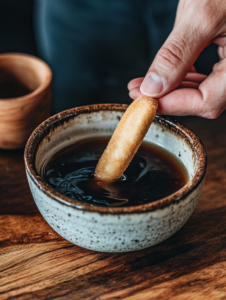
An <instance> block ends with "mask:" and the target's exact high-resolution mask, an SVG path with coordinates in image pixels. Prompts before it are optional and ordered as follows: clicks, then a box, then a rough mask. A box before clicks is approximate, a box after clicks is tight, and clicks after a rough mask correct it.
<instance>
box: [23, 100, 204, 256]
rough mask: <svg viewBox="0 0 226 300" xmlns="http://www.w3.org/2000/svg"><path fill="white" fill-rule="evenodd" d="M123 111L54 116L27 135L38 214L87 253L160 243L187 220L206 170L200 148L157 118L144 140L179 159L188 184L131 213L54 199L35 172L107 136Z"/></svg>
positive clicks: (104, 107) (94, 108)
mask: <svg viewBox="0 0 226 300" xmlns="http://www.w3.org/2000/svg"><path fill="white" fill-rule="evenodd" d="M126 108H127V106H126V105H121V104H100V105H91V106H84V107H78V108H74V109H70V110H67V111H64V112H62V113H59V114H57V115H55V116H53V117H51V118H49V119H48V120H46V121H45V122H44V123H42V124H41V125H40V126H39V127H38V128H37V129H36V130H35V131H34V132H33V133H32V135H31V137H30V139H29V141H28V143H27V146H26V149H25V165H26V172H27V178H28V182H29V185H30V189H31V192H32V195H33V197H34V200H35V202H36V204H37V206H38V208H39V210H40V212H41V214H42V215H43V217H44V218H45V220H46V221H47V222H48V223H49V225H50V226H51V227H52V228H53V229H54V230H55V231H56V232H58V233H59V234H60V235H61V236H63V237H64V238H65V239H67V240H68V241H70V242H72V243H74V244H76V245H79V246H81V247H84V248H87V249H92V250H96V251H103V252H126V251H134V250H139V249H144V248H147V247H150V246H153V245H155V244H158V243H160V242H162V241H164V240H165V239H167V238H168V237H170V236H171V235H173V234H174V233H175V232H176V231H178V230H179V229H180V228H181V227H182V226H183V225H184V224H185V223H186V221H187V220H188V219H189V217H190V216H191V214H192V212H193V211H194V209H195V206H196V204H197V201H198V198H199V196H200V193H201V190H202V186H203V182H204V176H205V170H206V154H205V149H204V147H203V145H202V143H201V142H200V140H199V138H198V137H197V136H196V135H195V134H194V133H193V132H192V131H191V130H190V129H188V128H187V127H186V126H184V125H182V124H180V123H178V122H174V121H172V120H169V119H166V118H162V117H159V116H156V118H155V120H154V122H153V124H152V126H151V127H150V129H149V131H148V133H147V135H146V137H145V140H146V141H151V142H154V143H156V144H158V145H161V146H162V147H164V148H166V149H167V150H169V151H170V152H172V153H173V154H175V155H176V156H178V158H179V159H180V160H181V161H182V162H183V164H184V165H185V167H186V168H187V170H188V173H189V178H190V180H189V182H188V183H187V184H186V185H185V186H184V187H183V188H182V189H180V190H179V191H178V192H176V193H174V194H172V195H170V196H169V197H166V198H164V199H161V200H159V201H156V202H153V203H149V204H144V205H139V206H131V207H109V208H108V207H99V206H91V205H88V204H83V203H81V202H79V201H75V200H72V199H70V198H68V197H66V196H63V195H61V194H59V193H58V192H56V191H55V190H53V189H52V188H51V187H50V186H49V185H48V184H46V183H45V182H44V181H43V180H42V178H41V177H40V169H41V166H42V164H43V162H44V161H45V160H46V159H47V158H48V157H51V156H52V155H53V154H54V153H56V152H57V151H59V150H60V149H61V148H63V147H65V146H67V145H69V144H72V143H74V142H75V141H77V140H79V139H82V138H85V137H89V136H92V137H93V136H101V135H105V136H106V135H109V136H110V135H112V133H113V131H114V129H115V127H116V126H117V123H118V122H119V120H120V118H121V117H122V115H123V113H124V111H125V109H126ZM163 188H164V187H163Z"/></svg>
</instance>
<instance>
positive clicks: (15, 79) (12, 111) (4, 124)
mask: <svg viewBox="0 0 226 300" xmlns="http://www.w3.org/2000/svg"><path fill="white" fill-rule="evenodd" d="M51 82H52V72H51V69H50V68H49V66H48V65H47V64H46V63H45V62H43V61H42V60H40V59H39V58H36V57H34V56H31V55H27V54H19V53H10V54H2V55H0V148H2V149H16V148H22V147H24V146H25V144H26V142H27V140H28V138H29V136H30V134H31V133H32V131H33V130H34V129H35V128H36V127H37V126H38V125H39V124H40V123H41V122H43V121H44V120H45V119H47V118H48V117H49V116H50V110H51V98H52V90H51ZM6 97H7V98H6Z"/></svg>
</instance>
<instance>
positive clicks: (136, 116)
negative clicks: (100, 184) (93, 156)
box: [94, 96, 158, 182]
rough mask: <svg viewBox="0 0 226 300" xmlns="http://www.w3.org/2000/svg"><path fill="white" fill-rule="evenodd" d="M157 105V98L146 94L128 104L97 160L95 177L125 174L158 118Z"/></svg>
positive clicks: (106, 180)
mask: <svg viewBox="0 0 226 300" xmlns="http://www.w3.org/2000/svg"><path fill="white" fill-rule="evenodd" d="M157 108H158V102H157V100H156V99H153V98H150V97H147V96H141V97H140V98H138V99H136V100H135V101H134V102H133V103H132V104H131V105H130V106H129V107H128V108H127V110H126V112H125V113H124V115H123V117H122V119H121V121H120V122H119V124H118V126H117V127H116V129H115V132H114V134H113V135H112V137H111V139H110V141H109V143H108V146H107V148H106V149H105V151H104V153H103V155H102V156H101V158H100V160H99V162H98V164H97V167H96V170H95V174H94V176H95V178H96V179H98V180H101V181H105V182H111V181H115V180H117V179H119V178H120V177H121V176H122V174H123V172H124V171H125V170H126V168H127V167H128V165H129V163H130V161H131V160H132V158H133V157H134V155H135V154H136V152H137V150H138V148H139V147H140V145H141V143H142V141H143V139H144V136H145V134H146V133H147V131H148V129H149V127H150V125H151V123H152V121H153V119H154V118H155V114H156V110H157Z"/></svg>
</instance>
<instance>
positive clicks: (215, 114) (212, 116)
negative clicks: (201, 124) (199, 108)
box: [201, 110, 220, 120]
mask: <svg viewBox="0 0 226 300" xmlns="http://www.w3.org/2000/svg"><path fill="white" fill-rule="evenodd" d="M219 115H220V112H219V111H213V110H210V111H206V112H205V113H203V114H201V117H203V118H206V119H210V120H215V119H217V118H218V117H219Z"/></svg>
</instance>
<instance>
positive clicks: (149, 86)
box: [140, 72, 164, 97]
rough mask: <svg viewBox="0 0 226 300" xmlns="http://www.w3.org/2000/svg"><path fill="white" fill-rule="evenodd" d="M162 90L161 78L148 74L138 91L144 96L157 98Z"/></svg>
mask: <svg viewBox="0 0 226 300" xmlns="http://www.w3.org/2000/svg"><path fill="white" fill-rule="evenodd" d="M163 88H164V83H163V78H161V77H159V76H158V75H157V74H156V73H153V72H151V73H149V74H148V75H147V76H146V77H145V78H144V81H143V82H142V84H141V86H140V91H141V93H142V94H144V95H146V96H151V97H154V96H158V95H159V94H160V93H161V92H162V91H163Z"/></svg>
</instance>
